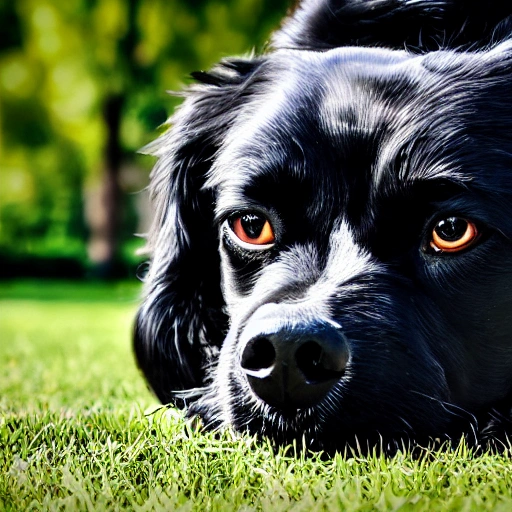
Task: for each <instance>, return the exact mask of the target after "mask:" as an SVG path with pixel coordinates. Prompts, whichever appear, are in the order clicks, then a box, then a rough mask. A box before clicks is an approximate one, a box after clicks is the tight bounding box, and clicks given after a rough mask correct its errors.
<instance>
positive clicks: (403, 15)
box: [273, 0, 512, 52]
mask: <svg viewBox="0 0 512 512" xmlns="http://www.w3.org/2000/svg"><path fill="white" fill-rule="evenodd" d="M511 33H512V7H511V6H510V4H509V3H508V2H503V0H487V1H485V2H482V1H479V0H476V1H475V0H365V1H364V2H362V1H361V0H302V1H301V2H299V5H298V7H297V9H296V10H295V12H294V13H293V14H292V16H290V18H289V19H288V20H287V21H286V22H285V23H284V25H283V27H282V29H281V30H280V31H279V32H277V33H276V35H275V37H274V40H273V46H274V47H277V48H302V49H317V50H318V49H329V48H335V47H339V46H384V47H386V48H394V49H398V50H402V49H404V48H405V47H408V48H409V49H411V50H416V51H418V52H425V51H433V50H438V49H440V48H444V49H450V48H452V49H453V48H454V49H463V48H468V49H477V48H483V47H486V46H488V45H489V44H495V43H497V42H499V41H501V40H504V39H506V38H508V37H510V34H511Z"/></svg>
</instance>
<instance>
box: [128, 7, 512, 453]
mask: <svg viewBox="0 0 512 512" xmlns="http://www.w3.org/2000/svg"><path fill="white" fill-rule="evenodd" d="M194 76H195V78H196V79H197V80H198V82H199V83H197V84H196V85H194V86H192V87H191V88H189V90H188V91H187V93H186V99H185V101H184V104H183V105H182V106H181V107H180V108H179V109H178V111H177V112H176V114H175V115H174V116H173V118H172V119H171V124H172V127H171V128H170V130H169V131H168V132H167V133H166V134H165V135H164V136H163V137H161V139H159V140H158V141H156V142H155V143H154V145H153V147H152V148H151V152H152V153H153V154H155V155H156V156H157V157H158V159H159V160H158V163H157V165H156V167H155V169H154V171H153V173H152V176H151V193H152V197H153V201H154V205H155V213H156V215H155V220H154V223H153V227H152V230H151V232H150V234H149V236H148V247H149V250H150V252H151V264H150V269H149V273H148V276H147V280H146V298H145V301H144V303H143V305H142V307H141V309H140V311H139V314H138V317H137V323H136V330H135V352H136V356H137V359H138V362H139V365H140V367H141V369H142V370H143V372H144V373H145V375H146V377H147V379H148V381H149V384H150V386H151V388H152V389H153V390H154V392H155V393H156V394H157V396H158V397H159V398H160V399H161V400H162V401H163V402H165V403H168V402H171V403H174V404H176V405H178V406H180V407H187V408H188V412H189V414H191V415H194V414H197V415H199V416H200V417H201V418H202V419H203V421H204V423H205V424H206V425H207V426H211V427H216V426H220V425H223V424H230V425H232V426H233V427H234V428H236V429H238V430H248V431H250V432H253V433H259V434H262V435H266V436H269V437H271V438H272V439H274V440H276V441H277V442H280V443H287V442H290V441H292V440H294V439H302V438H303V437H304V438H305V440H306V443H307V445H308V446H310V447H312V448H315V449H325V450H328V451H331V450H338V449H344V448H345V447H346V446H356V445H358V446H363V447H364V446H368V447H370V448H371V447H373V446H375V445H377V444H378V445H379V446H381V447H384V449H388V450H392V447H393V446H397V445H400V444H401V443H403V442H408V443H424V442H427V441H428V440H430V439H452V438H455V439H458V438H459V437H460V436H462V435H465V436H467V438H468V439H469V440H470V441H471V442H474V443H475V444H476V445H485V444H486V443H488V442H489V441H490V440H491V441H492V440H494V441H495V440H498V441H504V440H506V439H507V434H508V432H509V431H510V410H511V405H512V403H511V402H512V241H511V240H512V7H509V6H508V4H507V3H506V2H498V1H497V0H489V1H487V2H476V1H466V2H464V1H460V0H453V1H442V0H439V1H438V0H431V1H429V0H423V1H421V0H420V1H418V0H366V1H362V0H330V1H325V0H324V1H320V0H305V1H304V2H303V4H301V5H300V6H299V7H298V9H297V10H296V11H295V13H294V14H292V15H291V17H290V18H288V19H287V20H285V22H284V25H283V27H282V29H281V30H280V31H279V32H277V33H276V34H275V36H274V38H273V45H272V48H271V50H270V51H269V52H268V53H266V54H265V55H263V56H261V57H257V58H248V59H246V60H244V59H232V60H227V61H225V62H222V63H221V64H219V65H218V66H217V67H216V68H214V69H213V70H212V71H210V72H208V73H205V72H200V73H196V74H195V75H194ZM248 212H252V214H257V215H259V216H263V217H262V218H265V219H268V220H269V221H270V224H271V225H272V227H273V231H274V233H275V242H274V243H273V244H270V246H269V247H267V248H264V250H253V248H252V246H251V245H250V246H249V248H248V247H247V245H244V244H240V243H239V242H238V241H237V237H236V236H234V235H233V230H234V228H233V225H234V224H233V222H235V221H234V220H233V219H237V218H240V217H241V216H243V215H244V214H247V213H248ZM453 217H457V218H461V219H467V220H469V221H470V223H469V224H471V225H474V226H476V231H477V233H478V235H477V236H475V238H474V242H472V243H471V244H470V245H469V246H468V247H467V248H463V250H461V251H460V252H456V253H452V252H437V251H436V250H433V248H432V247H431V243H430V242H431V239H432V233H433V229H434V226H436V224H437V223H438V222H439V221H440V220H442V219H446V218H453ZM318 333H320V334H318ZM325 333H328V334H325ZM329 333H330V334H329ZM277 338H279V339H278V340H277V341H275V340H276V339H277ZM262 339H263V340H264V343H261V340H262ZM303 339H307V340H309V341H311V340H313V341H312V344H313V346H314V348H315V349H318V348H319V347H321V349H322V350H324V351H325V353H329V354H331V352H329V351H330V350H331V349H332V350H333V351H334V352H335V353H336V354H337V355H334V356H332V359H333V360H335V359H336V357H338V360H339V361H341V360H343V361H344V362H343V364H342V363H339V364H342V366H343V368H342V370H341V372H340V373H339V378H337V380H336V382H335V383H334V384H333V383H332V382H333V381H332V379H331V380H329V386H328V387H329V389H328V390H327V391H325V392H324V391H321V392H320V391H318V392H317V391H314V392H313V391H311V389H313V388H314V389H317V388H318V389H320V387H319V386H320V384H322V383H323V382H324V380H326V379H327V378H328V377H326V376H325V375H327V374H329V372H330V370H331V366H330V365H331V363H330V362H329V361H327V360H326V359H325V358H324V359H322V360H321V361H320V363H318V361H316V360H315V361H316V363H315V364H320V372H319V373H315V372H318V369H316V370H315V368H313V367H310V362H311V360H313V359H314V356H313V352H311V350H312V349H311V350H310V348H308V349H305V350H307V351H306V356H304V355H299V350H297V353H296V354H295V352H293V351H295V348H293V349H291V350H292V352H293V354H292V356H290V357H293V358H295V359H290V361H296V363H295V362H294V363H292V366H293V365H294V364H296V365H297V369H298V370H297V375H299V380H300V383H299V384H298V386H299V387H297V388H293V386H292V385H291V384H290V387H289V388H286V389H285V392H284V393H285V395H284V396H285V398H284V399H283V398H282V396H281V395H279V393H280V388H279V385H276V384H268V382H269V381H268V379H267V377H265V378H266V379H267V380H264V379H262V378H261V375H259V374H258V376H257V377H254V378H253V377H251V375H252V373H251V371H252V370H251V369H249V371H247V366H248V364H249V365H252V364H253V362H252V359H251V358H254V354H253V353H252V352H251V351H252V350H253V349H252V348H251V347H252V346H253V345H255V346H256V347H257V348H256V349H254V350H255V351H256V352H258V357H259V358H260V359H258V360H257V361H256V366H257V369H258V370H265V371H267V370H268V371H271V370H272V372H273V371H274V370H273V368H275V367H277V366H278V365H280V364H281V360H280V357H283V358H286V357H288V355H285V356H281V355H279V354H281V352H279V350H284V351H288V350H289V347H290V346H292V347H293V346H295V345H296V346H297V347H298V346H299V345H300V344H301V343H303V341H301V340H303ZM283 340H284V341H283ZM333 340H334V341H333ZM265 344H266V345H265ZM294 344H295V345H294ZM270 345H273V346H274V347H275V348H276V350H277V356H276V353H275V352H276V350H274V349H272V348H270V349H269V348H268V346H270ZM260 346H263V348H258V347H260ZM305 346H308V347H311V345H305ZM340 346H343V347H344V349H343V350H345V352H343V351H342V352H343V353H342V354H341V355H340V349H339V347H340ZM248 347H249V348H250V350H249V348H248ZM265 347H266V348H265ZM277 347H278V348H277ZM272 350H274V352H272ZM269 351H270V352H269ZM336 351H337V352H336ZM334 352H333V353H334ZM272 353H273V354H274V356H275V357H276V358H277V359H276V360H272V361H274V362H272V361H271V362H266V363H264V362H262V361H261V358H264V357H263V356H265V357H266V356H268V357H271V355H272ZM283 353H284V352H283ZM303 353H304V351H303ZM322 353H323V352H322ZM347 354H348V355H347ZM345 356H347V358H348V359H346V358H345V359H343V358H344V357H345ZM299 357H301V358H302V359H301V360H300V361H299ZM322 357H323V356H322ZM330 357H331V356H329V358H330ZM329 358H327V359H329ZM249 359H251V362H250V363H248V362H247V361H248V360H249ZM283 361H285V359H283ZM286 361H287V360H286ZM326 361H327V362H326ZM272 365H274V366H272ZM283 365H284V366H283V371H285V367H287V365H288V363H287V362H285V363H283ZM244 368H245V370H244ZM251 368H252V367H251ZM299 370H300V371H299ZM286 371H290V372H292V373H293V371H295V369H294V368H291V369H289V370H288V369H286ZM304 372H306V373H304ZM308 372H309V373H308ZM303 374H304V375H306V376H307V378H303V377H304V375H303ZM290 375H291V374H290ZM329 375H331V374H329ZM337 375H338V374H337ZM272 376H273V377H272V378H274V377H275V376H274V373H272ZM310 376H316V377H315V378H314V379H313V377H311V379H312V380H314V383H313V384H312V385H310V384H311V382H309V381H310V380H311V379H310ZM317 377H318V381H317V380H315V379H316V378H317ZM275 378H276V379H277V378H279V379H281V374H280V373H279V376H278V377H275ZM288 378H289V379H292V377H286V376H285V377H283V379H284V380H285V381H286V379H288ZM329 378H330V377H329ZM301 379H302V380H301ZM261 382H265V383H264V384H263V388H262V390H260V388H261ZM279 382H281V381H279ZM286 382H288V381H286ZM290 382H291V380H290ZM318 382H320V384H318ZM322 385H323V384H322ZM268 386H270V388H269V387H268ZM287 386H288V384H287ZM300 386H303V387H300ZM292 388H293V389H292ZM299 388H300V389H301V390H302V389H304V390H305V391H304V393H303V392H302V391H296V390H297V389H299ZM294 389H295V391H294ZM321 389H322V390H323V389H324V388H321ZM303 399H304V401H303ZM301 404H306V405H301Z"/></svg>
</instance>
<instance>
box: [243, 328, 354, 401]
mask: <svg viewBox="0 0 512 512" xmlns="http://www.w3.org/2000/svg"><path fill="white" fill-rule="evenodd" d="M252 323H253V324H254V323H256V322H252ZM258 323H260V325H261V327H262V329H260V332H259V333H258V332H255V329H254V328H253V327H250V326H248V327H249V330H250V336H245V339H248V341H247V342H246V344H245V347H244V348H243V351H242V355H241V359H240V364H241V366H242V369H243V371H244V372H245V374H246V376H247V380H248V382H249V385H250V386H251V388H252V390H253V391H254V393H256V395H258V396H259V397H260V398H261V399H262V400H263V401H264V402H266V403H267V404H269V405H271V406H274V407H278V408H280V409H300V408H306V407H311V406H313V405H315V404H317V403H319V402H320V401H321V400H322V399H323V398H324V397H325V396H326V395H327V393H328V392H329V390H331V389H332V387H333V386H334V385H335V384H336V383H337V382H338V381H339V380H340V379H341V378H342V377H343V375H344V373H345V368H346V366H347V362H348V359H349V349H348V344H347V341H346V339H345V336H343V334H342V332H341V329H339V328H337V327H336V326H335V325H332V324H330V323H327V322H313V323H309V322H308V323H307V324H304V323H296V324H291V325H290V324H289V323H288V324H287V325H286V324H285V325H279V324H280V322H279V321H270V322H269V321H265V320H264V319H263V320H262V321H261V322H258ZM269 323H270V326H269ZM272 324H274V326H273V328H272ZM256 330H257V329H256Z"/></svg>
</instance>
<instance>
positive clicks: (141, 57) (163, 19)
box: [0, 0, 288, 255]
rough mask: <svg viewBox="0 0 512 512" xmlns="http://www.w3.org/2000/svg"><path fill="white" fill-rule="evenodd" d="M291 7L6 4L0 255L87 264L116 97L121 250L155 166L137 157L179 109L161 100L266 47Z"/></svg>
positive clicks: (0, 14) (75, 1)
mask: <svg viewBox="0 0 512 512" xmlns="http://www.w3.org/2000/svg"><path fill="white" fill-rule="evenodd" d="M287 4H288V2H287V1H285V0H278V1H276V0H273V1H270V0H224V1H219V0H217V1H202V0H194V1H193V2H190V1H189V2H187V1H185V0H68V1H66V2H63V1H61V0H17V1H16V2H13V1H10V0H1V1H0V33H1V34H2V38H1V43H0V168H1V170H2V172H1V173H0V251H4V252H5V251H11V250H13V247H16V250H17V251H20V252H22V253H31V254H41V255H47V254H48V250H47V249H46V248H47V247H55V246H63V247H65V246H69V245H72V246H77V245H79V246H81V247H82V253H85V246H84V244H85V240H86V239H87V236H88V232H87V227H86V224H87V222H86V219H85V217H84V197H85V196H86V195H87V194H89V193H91V191H94V190H95V187H97V185H98V182H99V180H100V177H101V175H102V172H103V170H104V165H105V163H104V152H105V147H106V141H107V139H108V133H107V132H108V129H109V127H108V126H107V123H106V121H105V119H104V105H105V102H106V100H107V99H108V98H110V97H114V96H115V97H120V98H122V100H123V107H122V116H121V127H120V135H121V137H120V144H121V150H122V152H123V159H124V168H125V169H127V170H126V172H125V173H124V175H123V176H121V182H122V186H123V191H124V193H125V198H124V199H125V203H126V205H125V210H126V211H125V212H124V217H123V227H122V230H121V239H122V240H123V241H125V240H128V239H129V238H130V237H131V236H132V234H133V233H134V232H137V231H139V229H138V228H139V222H138V218H137V215H138V214H140V212H138V210H137V208H136V204H137V200H136V198H135V197H134V195H133V193H134V192H137V191H139V190H141V189H142V188H143V187H144V186H145V184H146V182H147V170H148V168H149V167H150V166H151V164H152V160H151V159H149V158H141V157H136V156H135V152H136V151H137V150H138V149H139V148H140V147H142V146H143V145H145V144H146V143H147V142H149V141H150V140H152V139H153V138H155V136H156V133H155V130H156V129H157V127H158V126H159V125H161V124H162V123H163V122H164V121H165V119H166V118H167V116H168V114H169V112H170V111H171V110H172V108H173V107H174V106H175V105H176V103H177V100H176V99H171V98H168V97H167V96H166V93H165V91H167V90H178V89H181V88H182V85H183V83H184V81H185V80H186V77H187V76H188V75H189V73H190V72H191V71H193V70H196V69H204V68H209V67H210V66H211V65H212V64H213V63H214V62H216V61H217V60H219V59H220V58H221V57H222V56H225V55H230V54H240V53H246V52H249V51H250V50H251V49H252V47H253V46H254V45H256V46H258V47H259V48H261V47H262V45H263V42H264V41H265V39H266V38H267V37H268V34H269V32H270V30H271V28H273V27H274V26H275V25H276V24H277V22H278V20H279V19H280V17H281V16H282V15H283V13H284V10H285V8H286V5H287ZM134 170H135V171H136V174H138V177H137V178H136V179H133V174H134ZM134 213H135V214H134ZM55 240H56V241H55ZM50 252H51V251H50Z"/></svg>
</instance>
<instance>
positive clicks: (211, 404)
mask: <svg viewBox="0 0 512 512" xmlns="http://www.w3.org/2000/svg"><path fill="white" fill-rule="evenodd" d="M231 382H232V384H231V386H230V390H229V395H230V397H231V398H230V400H229V403H228V408H227V409H226V408H224V409H221V407H220V405H219V400H218V390H217V389H216V388H215V387H213V386H212V387H210V388H208V389H207V390H206V391H205V394H204V395H203V396H202V397H201V398H200V399H199V400H197V401H196V402H194V403H193V404H191V406H190V407H189V409H188V411H187V415H188V416H189V417H191V418H192V417H198V418H199V419H200V420H201V424H202V426H203V428H204V429H205V430H207V431H208V430H217V429H219V428H223V427H229V428H234V429H235V430H236V431H238V432H243V433H248V434H249V435H254V436H256V437H257V438H258V439H260V440H270V442H271V444H272V445H273V446H274V447H276V448H278V447H287V446H292V447H293V448H294V450H298V451H311V452H323V453H324V454H326V455H328V456H332V455H333V454H334V453H343V454H344V455H345V456H347V455H348V456H350V455H361V456H365V455H370V454H383V455H387V456H392V455H394V454H396V453H397V452H398V451H422V450H424V449H426V448H427V449H429V450H432V449H435V448H438V447H440V446H442V445H444V444H446V443H451V445H452V446H456V445H457V444H458V443H459V442H460V440H461V439H463V438H464V439H465V440H466V442H467V444H468V445H469V446H473V447H477V446H479V445H478V441H477V437H476V434H477V432H476V430H477V428H478V425H477V423H478V422H477V420H476V419H475V417H474V416H473V415H471V414H466V413H464V411H462V410H460V409H459V408H457V407H455V406H453V407H451V406H450V405H449V404H442V403H441V402H439V404H438V405H439V407H438V408H437V410H436V412H435V413H431V422H430V423H429V424H428V426H427V428H426V429H422V428H421V427H418V426H416V427H414V426H410V427H403V425H402V426H401V425H398V424H397V422H396V421H395V420H396V418H393V417H389V418H381V422H380V423H379V424H378V425H375V423H374V422H375V420H374V419H368V421H365V419H364V418H362V419H361V420H360V421H358V422H355V421H354V418H353V417H351V416H350V415H348V414H347V415H346V417H344V414H343V409H342V406H341V407H340V405H339V403H338V404H337V407H333V406H332V403H334V402H335V401H334V402H333V401H331V400H330V398H331V397H329V396H328V397H326V399H325V400H323V401H322V402H320V403H319V404H318V405H315V406H313V407H307V408H301V409H294V408H288V409H286V408H282V409H278V408H276V407H272V406H269V405H268V404H266V403H264V402H263V401H261V400H260V399H259V398H257V397H255V396H254V394H253V393H252V392H251V390H250V389H249V387H248V386H246V385H244V383H241V382H238V383H233V381H231ZM226 410H227V411H228V413H227V416H226V412H225V411H226Z"/></svg>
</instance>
